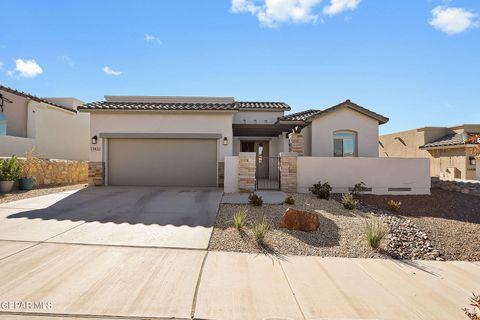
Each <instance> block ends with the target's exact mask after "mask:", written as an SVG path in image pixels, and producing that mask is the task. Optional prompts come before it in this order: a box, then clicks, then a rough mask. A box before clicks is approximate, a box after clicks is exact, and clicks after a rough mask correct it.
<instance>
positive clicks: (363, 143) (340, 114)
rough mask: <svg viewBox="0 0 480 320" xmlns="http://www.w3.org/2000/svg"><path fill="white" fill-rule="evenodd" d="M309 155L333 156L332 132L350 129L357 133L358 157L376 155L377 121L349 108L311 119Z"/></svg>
mask: <svg viewBox="0 0 480 320" xmlns="http://www.w3.org/2000/svg"><path fill="white" fill-rule="evenodd" d="M311 126H312V128H311V137H312V139H311V141H312V149H311V155H312V156H313V157H333V133H334V132H335V131H338V130H351V131H355V132H356V133H357V152H358V154H357V155H358V156H359V157H378V121H377V120H375V119H373V118H371V117H369V116H366V115H364V114H362V113H360V112H357V111H354V110H352V109H349V108H343V109H339V110H336V111H335V112H331V113H327V114H325V115H322V116H320V117H317V118H315V119H313V121H312V124H311Z"/></svg>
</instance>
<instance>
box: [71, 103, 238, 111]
mask: <svg viewBox="0 0 480 320" xmlns="http://www.w3.org/2000/svg"><path fill="white" fill-rule="evenodd" d="M78 109H79V110H111V111H117V110H118V111H120V110H124V111H136V110H138V111H169V110H171V111H176V110H184V111H200V110H207V111H217V110H218V111H221V110H233V111H234V110H237V109H236V107H235V104H234V103H164V102H114V101H98V102H91V103H87V104H84V105H82V106H80V107H78Z"/></svg>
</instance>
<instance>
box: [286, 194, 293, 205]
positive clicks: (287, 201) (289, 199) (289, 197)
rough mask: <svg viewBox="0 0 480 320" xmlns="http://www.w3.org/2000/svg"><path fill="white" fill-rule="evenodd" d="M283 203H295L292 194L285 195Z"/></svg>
mask: <svg viewBox="0 0 480 320" xmlns="http://www.w3.org/2000/svg"><path fill="white" fill-rule="evenodd" d="M285 203H286V204H295V199H293V197H292V196H287V197H286V198H285Z"/></svg>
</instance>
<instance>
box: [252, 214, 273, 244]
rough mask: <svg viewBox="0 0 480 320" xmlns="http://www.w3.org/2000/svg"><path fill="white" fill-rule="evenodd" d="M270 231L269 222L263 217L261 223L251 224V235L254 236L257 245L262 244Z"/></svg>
mask: <svg viewBox="0 0 480 320" xmlns="http://www.w3.org/2000/svg"><path fill="white" fill-rule="evenodd" d="M270 229H271V226H270V222H268V220H267V219H266V218H265V217H263V218H262V220H261V221H255V222H254V223H253V234H254V235H255V240H256V241H257V243H259V244H261V243H263V240H264V239H265V236H266V235H267V233H268V231H270Z"/></svg>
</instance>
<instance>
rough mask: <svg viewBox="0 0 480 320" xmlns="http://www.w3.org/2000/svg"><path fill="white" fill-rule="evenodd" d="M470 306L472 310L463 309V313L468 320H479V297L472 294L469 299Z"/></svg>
mask: <svg viewBox="0 0 480 320" xmlns="http://www.w3.org/2000/svg"><path fill="white" fill-rule="evenodd" d="M470 305H471V306H472V307H473V310H469V309H467V308H463V309H462V310H463V312H465V315H466V316H467V317H468V319H470V320H480V296H479V295H476V294H475V293H472V297H471V298H470Z"/></svg>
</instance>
